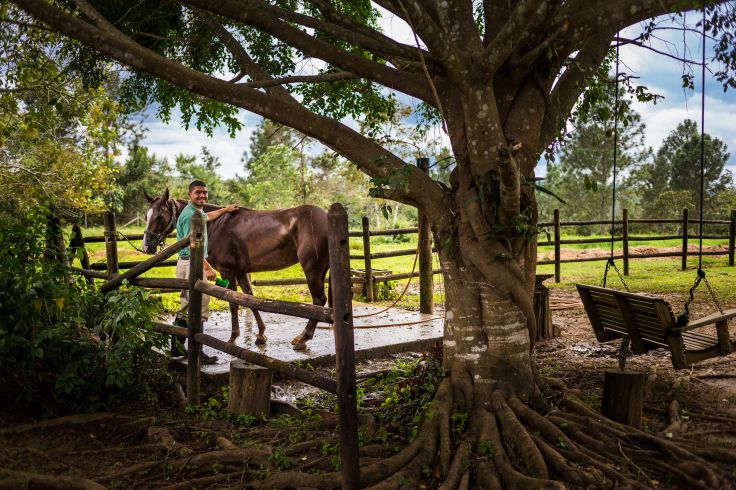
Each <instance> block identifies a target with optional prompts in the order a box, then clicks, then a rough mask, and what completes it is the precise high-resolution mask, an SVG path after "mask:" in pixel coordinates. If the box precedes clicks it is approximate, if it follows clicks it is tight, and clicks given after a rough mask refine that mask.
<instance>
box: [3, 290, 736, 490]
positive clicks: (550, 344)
mask: <svg viewBox="0 0 736 490" xmlns="http://www.w3.org/2000/svg"><path fill="white" fill-rule="evenodd" d="M551 299H552V305H553V308H554V307H555V305H557V306H559V305H563V306H565V308H564V309H555V310H554V311H553V313H552V315H553V322H554V323H555V324H556V325H557V326H558V327H559V330H560V333H561V334H560V336H559V337H557V338H554V339H550V340H545V341H543V342H541V343H539V344H538V345H537V346H536V348H535V351H534V356H535V358H536V359H537V361H538V364H539V366H540V370H541V371H542V373H544V374H546V375H550V376H555V377H558V378H561V379H563V380H564V381H565V383H566V384H567V385H568V387H570V388H575V389H579V390H580V391H581V392H582V395H583V399H584V400H585V401H586V402H587V403H588V404H589V405H591V406H592V407H594V408H599V407H600V398H601V387H602V384H603V372H604V371H605V370H606V369H612V368H615V367H616V366H617V354H618V344H617V343H615V342H614V343H609V344H600V343H598V342H597V341H596V339H595V337H594V336H593V333H592V330H591V328H590V324H589V323H588V320H587V317H586V316H585V313H584V311H583V309H582V308H580V307H575V305H576V304H577V303H578V302H579V298H578V297H577V295H576V294H575V293H574V292H573V291H571V290H561V289H555V290H552V291H551ZM673 304H676V302H674V301H673ZM726 306H730V307H734V305H726ZM705 312H706V307H705V306H703V305H698V304H696V305H695V306H694V307H693V313H694V317H695V318H697V317H699V316H701V315H703V314H705ZM732 330H734V327H733V325H732ZM733 333H734V332H732V335H733ZM394 359H395V358H386V359H382V360H374V361H368V362H365V363H361V364H360V365H359V366H358V372H367V371H373V370H379V369H385V368H386V367H387V366H390V365H391V363H392V362H393V360H394ZM734 366H736V354H734V355H732V356H730V357H724V358H717V359H711V360H709V361H705V362H702V363H700V364H698V365H697V366H693V367H692V368H690V369H687V370H681V371H675V370H674V369H673V368H672V364H671V362H670V359H669V355H668V353H667V352H666V351H664V350H658V351H653V352H651V353H649V354H647V355H642V356H634V357H631V358H629V360H628V363H627V367H628V368H631V369H639V370H643V371H644V372H646V373H647V375H648V381H647V385H646V390H645V402H644V418H643V425H644V429H645V430H646V431H648V432H651V433H656V434H659V435H665V436H666V437H670V438H672V440H677V441H684V442H687V443H689V444H693V445H697V444H699V443H701V442H705V441H707V442H711V443H717V444H719V445H721V446H722V447H724V448H733V447H734V446H735V445H736V417H735V416H736V372H735V371H734ZM282 383H283V382H280V381H275V382H274V384H276V385H279V386H277V387H275V389H274V392H275V393H276V394H278V393H279V392H284V387H283V386H282V385H281V384H282ZM287 384H288V383H287ZM207 388H208V389H209V390H211V392H214V391H216V390H217V388H216V387H213V386H209V387H207ZM279 390H281V391H279ZM368 395H370V394H368ZM178 406H180V405H177V397H176V396H175V395H174V394H173V392H172V396H171V404H170V405H169V406H162V407H158V408H157V409H156V410H151V409H147V408H145V407H144V406H143V405H131V406H128V407H123V408H121V409H119V410H117V411H115V412H113V413H95V414H83V415H75V416H72V417H66V418H62V419H53V420H47V421H40V422H39V421H32V420H27V419H25V418H24V417H23V416H22V414H17V413H15V414H7V413H6V414H1V413H0V417H1V418H0V422H2V424H1V425H0V489H2V488H24V485H25V483H24V482H27V481H31V483H32V484H31V485H28V487H30V488H35V486H34V485H33V483H34V482H35V484H37V485H36V486H38V487H39V488H90V489H92V488H154V487H155V488H170V489H176V488H181V489H184V488H187V489H188V488H200V489H201V488H239V487H242V485H243V482H244V481H247V480H251V479H253V478H254V477H256V478H257V477H258V475H259V473H260V474H263V475H265V474H267V473H269V472H273V471H278V470H279V469H285V468H289V467H293V468H296V469H299V470H302V471H334V466H335V464H336V463H335V461H336V458H337V451H336V445H335V442H336V433H337V431H336V424H337V420H336V418H335V416H334V413H329V411H328V412H320V411H319V410H317V409H313V410H308V411H307V414H308V416H307V417H306V418H305V419H301V420H300V421H299V423H298V424H295V425H296V426H297V427H294V426H292V427H285V426H279V425H278V424H273V423H271V424H263V425H256V426H253V427H249V428H247V429H243V428H238V427H236V426H235V425H234V424H232V423H231V422H228V421H224V420H202V419H201V418H197V417H194V416H192V415H187V414H185V413H184V412H183V411H182V410H181V409H180V408H177V407H178ZM302 408H304V407H303V406H302ZM291 410H293V408H292V407H291V406H289V405H285V404H276V403H275V404H273V407H272V411H281V412H284V411H285V412H287V413H288V412H290V411H291ZM280 420H281V419H280ZM282 420H286V421H288V420H289V419H288V417H287V418H283V417H282ZM361 422H362V425H361V428H362V429H363V430H371V429H372V428H371V421H370V420H368V419H367V418H365V417H364V418H363V420H362V421H361ZM385 448H386V446H385V445H380V447H379V445H375V446H368V447H365V448H363V451H362V456H361V457H362V461H363V462H366V461H374V460H377V459H378V458H381V457H384V456H386V454H385ZM297 454H298V455H299V456H298V457H297V456H296V455H297ZM734 473H735V474H734V475H732V478H733V481H736V470H734ZM33 475H36V476H33ZM42 475H46V477H44V476H42ZM650 483H651V484H652V486H653V487H658V488H667V486H666V485H665V484H662V483H658V482H650ZM44 485H45V486H44ZM65 485H66V486H65Z"/></svg>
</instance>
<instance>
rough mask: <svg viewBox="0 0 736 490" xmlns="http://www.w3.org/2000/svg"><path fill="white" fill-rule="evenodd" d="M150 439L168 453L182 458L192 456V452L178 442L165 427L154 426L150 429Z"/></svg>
mask: <svg viewBox="0 0 736 490" xmlns="http://www.w3.org/2000/svg"><path fill="white" fill-rule="evenodd" d="M148 438H149V439H150V440H152V441H155V442H158V443H159V444H161V445H162V446H163V447H165V448H166V449H167V450H168V451H170V452H172V453H177V454H179V455H180V456H187V455H189V454H192V452H193V451H192V450H191V449H190V448H188V447H186V446H185V445H184V444H182V443H180V442H177V441H176V440H175V439H174V437H173V436H172V435H171V433H170V432H169V430H168V429H165V428H163V427H157V426H152V427H149V428H148Z"/></svg>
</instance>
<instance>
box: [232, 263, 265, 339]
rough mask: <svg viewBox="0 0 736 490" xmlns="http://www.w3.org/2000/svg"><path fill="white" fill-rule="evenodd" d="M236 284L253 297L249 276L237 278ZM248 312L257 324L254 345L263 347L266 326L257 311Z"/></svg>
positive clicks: (244, 275)
mask: <svg viewBox="0 0 736 490" xmlns="http://www.w3.org/2000/svg"><path fill="white" fill-rule="evenodd" d="M238 282H240V289H242V290H243V292H244V293H245V294H250V295H251V296H252V295H253V288H252V287H251V285H250V276H249V275H248V274H247V273H246V274H243V275H242V276H240V277H238ZM250 311H252V312H253V318H255V319H256V323H257V324H258V335H256V345H265V344H266V341H267V340H268V339H267V338H266V324H265V323H263V319H262V318H261V313H260V312H259V311H258V310H253V309H251V310H250Z"/></svg>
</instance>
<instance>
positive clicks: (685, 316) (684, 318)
mask: <svg viewBox="0 0 736 490" xmlns="http://www.w3.org/2000/svg"><path fill="white" fill-rule="evenodd" d="M702 29H703V31H702V35H703V42H702V45H703V48H702V57H701V63H700V85H701V87H702V88H701V92H700V219H699V223H698V231H699V235H700V239H699V241H698V242H699V243H698V276H697V278H696V279H695V283H694V284H693V287H691V288H690V291H689V292H688V298H687V301H685V308H684V310H683V312H682V313H681V314H680V316H678V317H677V320H676V321H675V326H684V325H687V323H688V322H689V321H690V304H691V303H692V302H693V300H694V299H695V290H696V289H697V287H698V286H699V285H700V283H701V282H703V283H705V287H706V288H708V293H709V294H710V297H711V299H713V303H715V305H716V308H718V311H719V312H720V313H721V314H723V308H722V307H721V303H720V302H719V301H718V298H717V297H716V293H715V292H714V291H713V288H712V287H711V286H710V283H709V282H708V278H707V277H705V271H704V270H703V206H704V202H705V199H704V196H705V41H706V37H705V2H703V24H702ZM685 226H686V228H685V230H684V233H687V224H685ZM683 253H687V251H683Z"/></svg>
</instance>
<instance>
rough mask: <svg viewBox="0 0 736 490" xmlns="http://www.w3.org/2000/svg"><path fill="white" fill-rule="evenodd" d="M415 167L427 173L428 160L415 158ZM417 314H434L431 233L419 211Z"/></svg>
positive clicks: (425, 219)
mask: <svg viewBox="0 0 736 490" xmlns="http://www.w3.org/2000/svg"><path fill="white" fill-rule="evenodd" d="M417 167H419V170H421V171H422V172H424V173H427V174H428V173H429V158H417ZM417 239H418V241H419V312H420V313H428V314H432V313H434V285H433V283H432V233H431V230H430V229H429V220H428V219H427V215H426V214H424V212H423V211H422V210H421V209H420V210H419V231H418V238H417Z"/></svg>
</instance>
